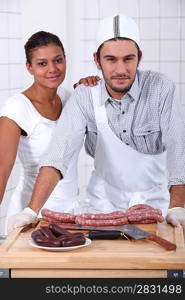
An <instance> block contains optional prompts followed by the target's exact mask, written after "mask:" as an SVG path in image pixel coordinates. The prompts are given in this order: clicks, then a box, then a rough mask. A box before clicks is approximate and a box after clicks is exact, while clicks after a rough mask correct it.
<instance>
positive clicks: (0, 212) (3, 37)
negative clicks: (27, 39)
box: [0, 0, 23, 234]
mask: <svg viewBox="0 0 185 300" xmlns="http://www.w3.org/2000/svg"><path fill="white" fill-rule="evenodd" d="M21 17H22V15H21V6H20V0H0V24H1V25H0V74H1V80H0V106H1V105H2V104H3V102H4V100H5V99H6V98H7V97H8V96H10V95H11V94H14V93H16V92H18V91H20V89H21V88H22V87H21V85H22V76H21V74H22V69H23V63H22V53H23V51H22V22H21ZM19 168H20V165H19V163H18V160H17V161H16V163H15V166H14V168H13V171H12V175H11V176H10V178H9V181H8V184H7V188H6V193H5V195H4V199H3V202H2V205H1V206H0V234H2V233H3V224H4V217H5V215H6V210H7V205H8V202H9V201H8V200H9V198H10V196H11V193H12V192H13V190H14V188H15V186H16V183H17V179H18V176H19Z"/></svg>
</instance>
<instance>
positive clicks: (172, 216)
mask: <svg viewBox="0 0 185 300" xmlns="http://www.w3.org/2000/svg"><path fill="white" fill-rule="evenodd" d="M166 222H167V223H170V224H172V225H173V226H178V225H181V226H182V227H183V228H184V229H185V209H184V208H183V207H173V208H169V209H168V212H167V216H166Z"/></svg>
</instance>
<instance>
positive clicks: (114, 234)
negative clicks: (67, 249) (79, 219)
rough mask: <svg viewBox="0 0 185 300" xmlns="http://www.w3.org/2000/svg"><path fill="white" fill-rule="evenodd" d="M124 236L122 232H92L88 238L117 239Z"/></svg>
mask: <svg viewBox="0 0 185 300" xmlns="http://www.w3.org/2000/svg"><path fill="white" fill-rule="evenodd" d="M120 236H122V233H121V232H120V231H91V232H89V234H88V237H89V238H90V239H91V240H93V239H116V238H118V237H120Z"/></svg>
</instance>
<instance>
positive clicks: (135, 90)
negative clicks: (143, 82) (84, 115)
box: [100, 70, 140, 105]
mask: <svg viewBox="0 0 185 300" xmlns="http://www.w3.org/2000/svg"><path fill="white" fill-rule="evenodd" d="M100 85H101V100H100V103H101V105H104V104H105V102H106V101H107V100H113V98H111V97H110V95H109V94H108V92H107V89H106V87H105V80H104V79H101V81H100ZM139 94H140V90H139V71H138V70H137V72H136V77H135V80H134V82H133V84H132V86H131V88H130V90H129V91H128V92H127V94H126V95H129V96H130V97H131V101H134V100H135V101H137V100H138V98H139ZM124 96H125V95H124ZM124 96H123V98H124ZM123 98H122V99H123Z"/></svg>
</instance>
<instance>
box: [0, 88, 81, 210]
mask: <svg viewBox="0 0 185 300" xmlns="http://www.w3.org/2000/svg"><path fill="white" fill-rule="evenodd" d="M58 95H59V96H60V98H61V101H62V104H63V105H64V104H65V102H66V100H67V98H68V97H69V92H67V91H66V90H64V89H62V88H60V89H59V90H58ZM2 116H4V117H8V118H9V119H11V120H13V121H15V123H16V124H17V125H18V126H19V127H20V128H21V129H22V130H23V131H24V132H25V133H26V136H23V135H21V137H20V141H19V145H18V151H17V156H18V158H19V160H20V162H21V165H22V168H21V171H20V178H19V183H18V185H17V187H16V189H15V191H14V192H13V195H12V198H11V199H10V201H9V208H8V216H11V215H13V214H15V213H18V212H20V211H21V210H22V209H23V208H25V207H26V206H27V205H28V203H29V201H30V198H31V194H32V190H33V186H34V183H35V180H36V177H37V174H38V172H39V162H40V159H41V158H42V156H43V155H44V154H45V153H46V152H47V151H49V148H48V145H49V142H50V140H51V137H52V135H53V132H54V130H55V127H56V124H57V121H58V120H56V121H52V120H49V119H47V118H45V117H43V116H42V115H41V114H40V113H39V112H38V111H37V110H36V108H35V107H34V106H33V104H32V103H31V101H30V100H29V99H28V98H27V97H26V96H25V95H23V94H22V93H18V94H15V95H13V96H11V97H10V98H8V99H7V100H6V101H5V103H4V105H3V107H2V108H1V109H0V117H2ZM77 194H78V182H77V161H72V162H71V166H70V168H69V170H68V174H66V176H65V177H64V179H63V180H62V181H59V183H58V184H57V186H56V187H55V189H54V191H53V192H52V194H51V195H50V197H49V199H48V200H47V201H46V204H45V207H47V208H50V209H53V210H60V211H65V212H68V211H70V212H72V210H73V207H72V205H73V202H74V200H75V198H76V197H77Z"/></svg>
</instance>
